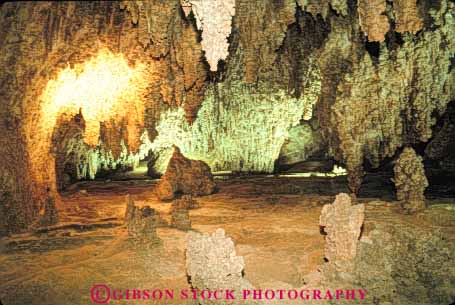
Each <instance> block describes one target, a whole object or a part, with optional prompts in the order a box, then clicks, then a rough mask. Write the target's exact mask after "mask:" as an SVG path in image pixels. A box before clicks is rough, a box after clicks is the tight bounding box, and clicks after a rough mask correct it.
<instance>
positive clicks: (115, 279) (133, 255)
mask: <svg viewBox="0 0 455 305" xmlns="http://www.w3.org/2000/svg"><path fill="white" fill-rule="evenodd" d="M368 181H370V182H368ZM381 181H382V180H378V179H370V180H368V179H367V183H371V185H369V186H368V185H367V187H365V188H364V191H362V193H363V196H362V193H361V194H360V195H361V196H359V198H358V201H359V202H361V203H365V204H366V216H365V224H364V232H363V234H366V233H368V231H369V230H371V229H373V228H374V227H375V226H376V225H377V224H381V225H389V226H414V225H415V226H419V227H420V228H427V229H428V230H430V231H431V230H435V229H440V230H441V231H442V232H444V234H446V236H447V238H448V239H449V240H452V241H453V242H455V222H454V219H455V211H454V208H453V207H455V205H453V203H454V200H453V199H450V198H441V199H438V198H432V199H431V200H430V201H429V205H430V207H429V208H428V209H427V210H426V211H425V212H422V213H420V214H417V215H412V216H411V215H404V214H402V213H401V212H400V208H399V205H398V203H397V202H394V201H393V195H392V193H391V192H390V190H389V189H388V186H387V185H384V184H383V182H381ZM155 185H156V182H155V181H148V180H136V181H109V182H102V181H93V182H80V183H78V184H77V185H75V186H73V187H72V189H71V190H70V191H67V192H66V193H65V194H62V209H63V210H64V212H63V213H62V214H63V216H61V217H60V222H59V224H57V225H56V226H53V227H51V228H42V229H37V230H36V231H35V232H33V233H27V234H20V235H14V236H11V237H8V238H5V239H3V240H1V242H0V250H1V254H0V278H1V283H0V300H1V301H2V302H3V304H5V305H10V304H21V305H22V304H72V305H77V304H85V305H86V304H92V302H91V300H90V288H91V287H92V286H93V285H94V284H95V283H106V284H108V285H109V286H110V287H112V289H114V288H118V289H123V290H124V289H127V288H129V289H133V288H138V289H165V288H168V289H175V290H179V289H184V288H188V287H189V286H188V283H187V278H186V275H185V254H184V253H185V243H186V232H184V231H181V230H177V229H175V228H171V227H160V228H158V229H157V231H158V235H159V237H160V239H161V241H162V242H161V245H157V246H156V247H155V248H153V249H151V250H150V249H149V250H145V249H138V248H136V247H135V246H133V244H132V243H131V242H130V241H129V240H128V235H127V231H126V228H125V227H124V226H123V225H122V224H123V216H124V213H125V208H126V199H125V196H126V195H127V194H130V195H131V196H132V198H133V200H134V201H135V203H136V205H138V206H142V205H150V206H151V207H153V208H155V209H156V210H157V211H159V213H160V215H161V216H162V217H163V218H164V219H166V220H167V221H169V220H170V215H169V211H170V204H169V203H162V202H159V201H157V200H156V199H155V196H154V187H155ZM218 185H219V191H218V192H217V193H216V194H213V195H210V196H206V197H201V198H197V201H198V202H199V207H198V208H196V209H193V210H191V211H190V218H191V221H192V227H193V230H195V231H199V232H208V233H211V232H213V231H215V230H216V229H217V228H223V229H224V230H225V231H226V235H227V236H229V237H231V238H232V239H233V240H234V242H235V244H236V250H237V254H238V255H241V256H243V257H244V259H245V264H246V267H245V276H246V278H248V280H250V281H251V282H252V283H253V285H255V286H256V287H263V288H270V287H275V286H279V285H281V284H282V283H288V284H291V285H293V286H295V287H300V286H302V284H303V280H304V275H305V274H307V273H309V272H311V271H315V270H316V269H317V266H318V265H320V264H322V263H323V248H324V236H323V235H322V234H321V232H320V228H319V225H318V221H319V214H320V211H321V208H322V206H323V205H324V204H326V203H331V202H332V201H333V200H334V195H335V194H337V193H338V192H342V191H347V190H346V186H345V185H346V184H345V178H344V177H337V178H317V179H310V178H298V177H271V176H263V177H250V178H246V177H244V178H242V177H239V178H230V179H220V180H218ZM280 283H281V284H280ZM114 303H115V304H135V303H134V302H131V301H128V302H127V303H126V302H125V301H123V302H122V301H115V302H114ZM145 303H150V301H148V302H145ZM138 304H144V301H139V302H138ZM160 304H180V305H182V304H186V303H184V302H182V301H181V300H170V301H167V302H165V303H163V302H161V303H160ZM188 304H191V303H188Z"/></svg>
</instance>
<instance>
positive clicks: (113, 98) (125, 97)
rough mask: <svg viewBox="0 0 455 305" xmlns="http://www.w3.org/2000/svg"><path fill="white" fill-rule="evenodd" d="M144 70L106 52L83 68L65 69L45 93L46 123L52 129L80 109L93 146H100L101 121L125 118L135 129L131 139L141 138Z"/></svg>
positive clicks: (88, 138)
mask: <svg viewBox="0 0 455 305" xmlns="http://www.w3.org/2000/svg"><path fill="white" fill-rule="evenodd" d="M145 71H146V70H145V66H144V65H140V64H139V65H136V67H134V68H131V67H130V66H128V63H127V61H126V60H125V58H124V57H123V56H122V55H114V54H112V53H111V52H109V51H107V50H103V51H101V52H100V53H99V54H98V55H97V56H96V57H94V58H92V59H91V60H89V61H88V62H86V63H85V64H83V65H82V66H80V67H77V68H75V69H71V68H70V67H68V68H66V69H64V70H62V71H61V72H60V73H59V74H58V76H57V79H56V80H50V81H49V82H48V84H47V87H46V89H45V91H44V94H43V97H42V98H43V103H44V104H43V107H42V108H41V111H42V113H41V117H42V118H43V119H42V122H43V124H44V125H45V127H47V128H48V129H50V130H52V129H53V127H54V126H55V124H56V121H57V118H58V116H59V115H60V114H61V113H63V112H65V113H69V114H74V115H75V114H77V113H79V110H81V112H82V115H83V117H84V120H85V124H86V127H85V133H84V142H86V143H87V144H89V145H91V146H95V145H97V144H98V143H99V136H100V122H106V121H108V120H114V121H116V122H118V121H120V120H122V119H126V120H127V121H128V122H131V124H128V126H129V129H130V127H131V129H133V130H131V133H130V132H129V133H128V134H129V136H135V137H136V136H137V138H139V137H140V135H135V133H136V132H137V133H139V131H138V130H134V129H137V128H136V126H138V125H143V111H144V107H143V92H144V89H145V88H146V83H145V77H144V73H145ZM129 131H130V130H129Z"/></svg>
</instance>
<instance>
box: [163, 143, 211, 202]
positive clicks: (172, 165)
mask: <svg viewBox="0 0 455 305" xmlns="http://www.w3.org/2000/svg"><path fill="white" fill-rule="evenodd" d="M215 188H216V184H215V182H214V181H213V176H212V173H211V171H210V167H209V166H208V165H207V164H206V163H205V162H203V161H199V160H190V159H187V158H185V156H184V155H182V153H181V152H180V149H179V148H178V147H177V146H174V153H173V155H172V157H171V160H170V161H169V163H168V165H167V169H166V173H165V174H164V175H163V177H162V178H161V181H160V183H159V184H158V186H157V190H156V193H157V196H158V198H159V199H160V200H172V199H174V198H175V197H176V196H177V195H178V194H190V195H193V196H204V195H210V194H212V193H213V192H214V191H215Z"/></svg>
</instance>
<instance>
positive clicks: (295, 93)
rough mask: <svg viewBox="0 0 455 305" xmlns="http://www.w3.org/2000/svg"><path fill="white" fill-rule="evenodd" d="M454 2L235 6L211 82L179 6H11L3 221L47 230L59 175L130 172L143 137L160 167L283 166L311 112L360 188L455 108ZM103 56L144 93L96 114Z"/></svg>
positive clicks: (4, 33)
mask: <svg viewBox="0 0 455 305" xmlns="http://www.w3.org/2000/svg"><path fill="white" fill-rule="evenodd" d="M199 2H201V3H202V0H201V1H199ZM204 2H205V1H204ZM207 3H208V2H207ZM210 3H211V4H213V3H215V2H214V1H211V2H210ZM216 3H221V2H219V1H218V2H216ZM225 3H226V2H223V4H225ZM229 3H230V4H232V2H229ZM454 6H455V5H454V3H453V1H448V0H441V1H437V3H436V2H434V1H415V0H397V1H393V2H391V1H385V0H384V1H378V0H375V1H359V2H358V5H357V6H356V5H354V3H353V2H352V1H343V0H330V1H329V0H324V1H316V0H299V1H297V2H296V1H293V0H283V1H272V0H254V1H252V0H238V1H236V3H235V16H234V18H233V19H232V22H231V28H232V31H230V36H229V47H228V49H226V46H227V44H226V43H225V42H226V41H225V40H224V39H225V37H226V35H229V34H227V33H228V30H227V29H228V27H227V26H226V25H227V23H228V18H227V15H228V14H224V13H223V14H221V15H222V16H223V17H222V20H223V27H222V29H223V31H222V32H223V33H222V35H221V33H217V35H214V34H213V35H212V34H210V33H211V32H210V31H212V30H213V29H214V28H215V27H212V26H210V27H208V28H207V29H208V30H207V31H205V32H204V30H203V31H202V33H201V34H202V35H203V36H204V35H205V34H210V39H212V38H214V37H215V36H216V37H218V38H217V39H216V41H222V46H223V48H222V52H221V49H218V46H219V45H218V44H216V46H217V48H216V50H218V51H219V52H209V53H211V54H212V53H216V54H218V55H217V56H215V57H214V58H217V57H220V56H221V53H222V54H223V55H222V56H223V57H224V56H226V55H227V54H228V56H226V60H225V62H224V66H223V69H221V70H220V71H218V72H217V73H210V71H209V68H210V67H213V66H214V61H215V59H213V60H210V61H211V65H207V62H206V60H205V58H204V50H207V49H208V48H209V47H210V46H211V45H205V41H206V40H205V39H204V38H202V43H201V40H200V38H201V37H199V36H200V33H199V32H198V29H197V24H196V23H197V20H196V19H193V18H190V17H188V18H186V17H185V15H184V14H183V13H182V7H181V3H180V1H179V0H169V1H161V0H148V1H125V2H122V3H119V2H105V1H101V2H82V1H80V2H11V3H6V4H4V5H2V6H1V7H0V40H1V41H2V42H3V43H2V45H1V46H0V54H1V55H0V67H1V69H0V83H1V86H0V98H1V100H2V103H1V104H0V129H1V130H2V135H1V136H0V166H1V168H2V170H3V172H4V173H3V175H5V176H6V179H7V180H8V181H9V182H8V184H7V187H8V189H7V190H6V193H7V194H9V195H8V196H9V197H8V201H9V202H8V203H6V204H5V206H7V207H13V208H3V211H4V212H2V214H4V215H5V217H1V222H4V221H7V222H8V225H6V224H1V225H0V227H1V226H8V227H11V228H13V231H21V230H24V229H26V228H27V227H30V226H32V225H34V224H39V223H40V220H39V218H40V217H42V216H43V215H44V214H43V213H42V211H44V210H45V208H44V206H45V205H46V202H47V200H48V198H49V197H52V198H53V199H54V201H55V205H56V206H58V205H59V196H58V193H57V189H60V188H62V187H63V186H64V184H65V183H62V184H60V183H59V184H57V183H56V180H59V181H63V180H64V179H65V180H67V181H75V180H77V179H81V178H94V177H95V174H96V173H97V171H111V170H115V169H117V168H126V167H130V166H134V165H135V164H137V161H138V160H139V159H141V158H144V157H145V156H146V154H147V152H148V150H143V151H141V147H142V146H143V144H144V142H147V141H149V142H150V143H153V145H154V148H160V149H162V150H163V153H162V154H160V158H159V160H157V165H158V166H159V167H160V168H161V170H164V168H165V167H166V163H167V161H168V160H169V157H170V155H171V154H172V152H171V151H170V148H171V147H172V145H173V144H177V145H178V146H179V147H181V149H182V152H183V153H184V154H185V155H187V156H188V157H191V158H195V159H203V160H204V161H206V162H207V163H208V164H209V165H210V166H211V168H212V169H213V170H220V169H222V170H234V171H263V172H272V171H273V164H274V161H275V160H276V159H277V158H278V156H279V153H280V150H281V147H282V145H283V143H284V141H285V139H286V138H287V137H288V132H289V128H291V127H294V126H296V125H298V124H299V121H300V119H301V118H303V119H309V118H311V117H312V114H313V110H314V111H315V113H316V118H315V119H317V120H318V121H319V122H318V123H319V126H320V129H321V132H322V133H323V138H324V139H325V140H326V141H327V143H328V154H329V155H330V156H331V157H334V158H335V159H336V160H337V161H339V162H341V163H343V164H344V165H345V167H346V168H347V170H348V179H349V185H350V189H351V191H353V192H357V191H358V190H359V188H360V185H361V182H362V176H363V171H364V169H363V164H364V163H365V161H367V162H369V163H370V164H371V165H372V166H373V167H377V166H379V165H380V164H381V161H382V160H384V159H385V158H388V157H392V156H394V155H395V153H396V150H397V149H398V148H400V147H403V145H405V144H410V145H414V144H416V145H420V144H421V143H420V142H426V141H428V140H430V139H431V138H432V135H433V134H432V128H433V127H434V125H435V122H436V118H437V117H438V116H441V115H442V114H443V113H444V111H445V110H446V107H447V105H448V103H449V102H450V101H452V100H454V99H455V76H454V75H455V74H454V73H453V67H454V65H453V58H454V55H455V51H454V50H455V31H453V28H454V20H455V7H454ZM210 8H211V9H213V7H212V6H210ZM229 8H232V5H230V6H229ZM185 9H186V10H188V7H187V8H185ZM227 11H229V9H228V10H227ZM203 15H206V14H205V13H204V14H203ZM221 15H218V14H216V15H214V17H217V18H216V20H218V18H219V17H220V16H221ZM231 15H232V14H231ZM213 20H214V19H212V20H207V19H206V20H205V21H204V22H205V23H207V24H213ZM220 20H221V19H220ZM199 21H201V26H202V28H203V27H204V23H203V22H202V20H199ZM220 28H221V27H220ZM387 31H388V32H387ZM386 32H387V34H386ZM363 33H366V34H367V36H368V39H365V37H364V35H363ZM218 34H220V35H218ZM384 35H385V37H383V36H384ZM221 36H223V37H224V38H223V39H221ZM381 41H382V42H381ZM213 46H215V44H213ZM100 50H105V52H101V53H102V54H100ZM226 51H227V53H226ZM209 53H207V54H206V55H208V54H209ZM103 54H104V55H105V56H104V57H103V56H102V55H103ZM103 58H110V59H112V60H113V62H115V63H118V65H113V66H115V67H117V68H119V69H118V70H122V71H136V72H140V73H139V74H138V75H136V74H135V73H133V74H134V76H133V77H132V78H131V80H134V82H133V83H131V82H130V81H128V82H127V81H126V78H123V77H122V76H121V77H117V76H116V78H115V79H116V80H119V81H118V82H108V84H110V85H112V84H114V83H115V84H117V85H119V87H121V86H120V85H125V84H126V83H128V84H129V85H128V86H127V89H128V88H130V89H131V90H132V91H128V90H127V91H122V90H120V91H122V92H121V93H119V94H118V96H117V97H118V99H119V101H117V100H118V99H117V98H115V99H114V98H112V96H108V97H106V96H103V95H95V96H98V97H103V98H105V101H108V102H109V103H107V104H106V105H114V106H115V105H117V106H120V105H121V106H122V107H120V109H118V107H117V106H115V107H114V108H113V109H115V110H113V112H115V113H107V114H108V115H105V114H106V113H104V112H105V111H100V112H98V111H94V112H93V113H96V114H97V115H95V116H94V117H91V115H92V111H90V110H91V109H92V108H90V107H91V106H93V105H95V104H99V103H94V104H92V103H89V102H88V101H83V97H87V96H93V94H92V93H96V92H98V91H96V90H91V91H90V90H75V89H74V85H75V84H81V83H84V82H82V81H81V80H84V79H87V75H88V74H87V73H88V72H89V70H90V69H89V67H92V68H93V67H95V66H97V65H96V64H95V63H96V62H97V60H98V59H103ZM111 66H112V65H111ZM122 67H123V68H122ZM120 68H122V69H120ZM212 70H213V69H212ZM113 75H115V73H114V74H113ZM123 76H124V75H123ZM65 77H67V79H68V80H70V81H69V82H68V83H66V85H64V83H65V82H63V81H64V80H65ZM122 80H125V82H123V81H122ZM85 83H86V82H85ZM65 88H68V89H71V90H68V91H69V92H70V94H67V93H68V92H66V90H64V89H65ZM89 91H90V92H89ZM111 91H113V92H115V90H111ZM46 92H47V94H45V93H46ZM127 92H129V94H126V93H127ZM58 93H62V94H58ZM63 93H65V94H63ZM89 93H90V94H89ZM59 97H60V98H59ZM62 97H69V99H68V100H71V101H73V102H74V103H72V104H74V105H73V106H74V107H69V108H70V109H69V111H66V109H63V108H64V107H63V108H62V107H60V106H61V105H60V103H59V102H58V101H65V100H67V99H66V98H62ZM111 102H114V103H111ZM117 102H118V104H117ZM101 104H102V103H101ZM54 106H56V107H54ZM77 106H83V107H82V109H77V108H78V107H77ZM103 109H104V108H103ZM79 110H80V111H79ZM104 110H105V109H104ZM44 112H45V113H47V114H49V116H48V117H46V114H45V113H44ZM125 112H126V114H125ZM76 119H77V120H79V122H72V121H71V120H76ZM100 120H101V121H100ZM54 123H55V124H54ZM191 124H193V125H191ZM169 126H170V127H172V128H168V127H169ZM193 126H195V127H193ZM158 129H159V130H158ZM145 131H146V132H147V133H146V134H147V139H143V135H144V134H145V133H144V132H145ZM176 135H177V136H176ZM158 138H159V139H158ZM155 139H156V140H157V141H156V142H155V141H154V140H155ZM176 142H178V143H176ZM244 143H249V144H250V145H248V146H247V148H245V145H244ZM94 146H96V147H94ZM154 152H157V153H158V152H159V149H157V150H156V151H155V150H154ZM258 152H260V153H258ZM161 170H158V172H160V171H161Z"/></svg>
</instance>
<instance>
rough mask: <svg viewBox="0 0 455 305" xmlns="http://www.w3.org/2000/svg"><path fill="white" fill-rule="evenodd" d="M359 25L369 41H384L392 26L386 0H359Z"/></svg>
mask: <svg viewBox="0 0 455 305" xmlns="http://www.w3.org/2000/svg"><path fill="white" fill-rule="evenodd" d="M358 12H359V23H360V26H361V28H362V30H363V31H364V32H365V34H366V35H367V36H368V40H369V41H384V39H385V34H386V33H387V32H388V31H389V28H390V24H389V20H388V18H387V15H386V14H385V12H386V0H359V3H358Z"/></svg>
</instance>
